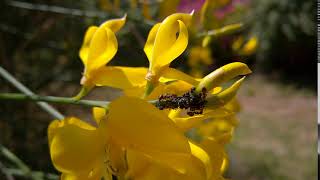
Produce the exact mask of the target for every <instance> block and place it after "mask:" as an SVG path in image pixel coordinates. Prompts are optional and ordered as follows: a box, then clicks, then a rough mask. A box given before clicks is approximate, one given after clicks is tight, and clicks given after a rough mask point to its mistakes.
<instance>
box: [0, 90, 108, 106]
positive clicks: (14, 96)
mask: <svg viewBox="0 0 320 180" xmlns="http://www.w3.org/2000/svg"><path fill="white" fill-rule="evenodd" d="M0 100H15V101H36V102H38V101H42V102H49V103H57V104H73V105H82V106H86V107H102V108H107V107H108V105H109V104H110V102H109V101H92V100H76V99H74V98H68V97H55V96H39V95H36V94H32V95H26V94H19V93H0Z"/></svg>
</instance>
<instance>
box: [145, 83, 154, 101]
mask: <svg viewBox="0 0 320 180" xmlns="http://www.w3.org/2000/svg"><path fill="white" fill-rule="evenodd" d="M154 88H155V86H154V85H153V84H152V83H151V82H150V81H147V85H146V89H145V91H144V94H143V99H145V98H146V97H148V96H149V95H150V94H151V93H152V91H153V89H154Z"/></svg>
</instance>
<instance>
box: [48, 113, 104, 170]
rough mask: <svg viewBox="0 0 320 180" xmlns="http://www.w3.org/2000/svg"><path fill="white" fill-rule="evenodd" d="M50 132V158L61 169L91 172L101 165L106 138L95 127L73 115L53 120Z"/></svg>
mask: <svg viewBox="0 0 320 180" xmlns="http://www.w3.org/2000/svg"><path fill="white" fill-rule="evenodd" d="M48 136H49V146H50V155H51V159H52V162H53V165H54V166H55V168H56V169H57V170H59V171H60V172H63V173H67V174H88V175H89V173H90V172H91V170H92V169H95V168H97V169H99V168H100V164H101V159H103V153H104V144H105V141H104V139H102V138H101V136H100V134H99V132H98V131H97V129H96V128H95V127H93V126H90V125H89V124H87V123H85V122H83V121H81V120H80V119H77V118H74V117H70V118H66V119H64V120H62V121H53V122H52V123H51V124H50V125H49V128H48Z"/></svg>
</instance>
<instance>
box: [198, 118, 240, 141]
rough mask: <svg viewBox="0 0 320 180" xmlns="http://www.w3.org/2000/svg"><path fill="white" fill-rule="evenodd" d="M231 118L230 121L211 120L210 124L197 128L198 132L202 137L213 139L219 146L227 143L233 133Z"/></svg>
mask: <svg viewBox="0 0 320 180" xmlns="http://www.w3.org/2000/svg"><path fill="white" fill-rule="evenodd" d="M231 118H232V117H230V119H213V120H211V121H210V122H207V123H205V124H202V125H201V126H199V128H198V131H199V134H201V135H202V136H203V137H206V138H209V139H214V140H215V141H216V142H218V143H220V144H226V143H229V142H230V140H231V138H232V136H233V131H234V125H233V124H232V120H231Z"/></svg>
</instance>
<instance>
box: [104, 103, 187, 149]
mask: <svg viewBox="0 0 320 180" xmlns="http://www.w3.org/2000/svg"><path fill="white" fill-rule="evenodd" d="M106 127H107V130H108V132H109V133H110V135H111V136H112V137H113V139H114V140H115V141H116V142H117V143H119V144H120V145H123V146H125V147H129V148H134V149H138V150H140V151H143V152H145V153H150V154H152V152H153V151H161V152H172V153H189V152H190V147H189V144H188V140H187V139H186V137H185V136H184V135H183V133H182V132H180V130H179V129H178V128H177V127H176V125H175V124H174V123H173V122H172V121H171V120H170V119H169V118H168V117H167V115H166V114H165V113H163V112H162V111H160V110H158V109H157V108H156V107H154V106H153V105H151V104H150V103H148V102H146V101H144V100H142V99H137V98H133V97H121V98H119V99H117V100H115V101H113V102H112V103H111V104H110V109H109V114H108V119H107V121H106ZM164 132H165V133H164Z"/></svg>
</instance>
